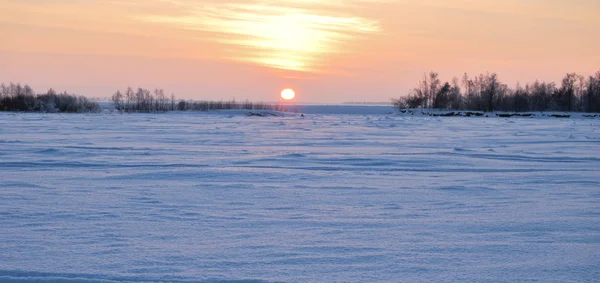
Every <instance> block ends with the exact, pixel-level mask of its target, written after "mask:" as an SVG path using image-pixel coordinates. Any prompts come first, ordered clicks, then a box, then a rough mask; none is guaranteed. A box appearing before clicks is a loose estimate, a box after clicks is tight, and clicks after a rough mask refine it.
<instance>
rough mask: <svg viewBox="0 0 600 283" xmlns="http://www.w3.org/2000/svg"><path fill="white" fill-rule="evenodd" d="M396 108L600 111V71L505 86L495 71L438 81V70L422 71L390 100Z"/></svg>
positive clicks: (569, 74)
mask: <svg viewBox="0 0 600 283" xmlns="http://www.w3.org/2000/svg"><path fill="white" fill-rule="evenodd" d="M393 104H394V106H396V107H398V108H401V109H402V108H435V109H452V110H476V111H515V112H525V111H569V112H572V111H578V112H600V71H599V72H597V73H596V74H594V75H593V76H589V77H584V76H582V75H578V74H576V73H568V74H566V75H565V77H564V78H563V79H562V81H561V82H560V84H559V85H557V84H555V83H546V82H539V81H536V82H534V83H531V84H526V85H525V86H521V85H519V84H517V86H516V87H515V88H509V87H508V86H507V85H506V84H503V83H501V82H500V80H499V79H498V75H496V74H495V73H492V74H489V73H488V74H480V75H479V76H476V77H469V76H468V75H467V74H466V73H465V74H464V75H463V77H462V78H461V79H459V78H456V77H455V78H453V79H452V81H451V82H442V81H441V80H440V79H439V75H438V73H435V72H431V73H429V74H426V75H424V77H423V79H422V80H421V81H420V82H419V84H418V86H417V87H416V88H414V89H413V90H411V91H410V92H409V94H408V95H407V96H406V97H402V98H400V99H397V100H394V101H393Z"/></svg>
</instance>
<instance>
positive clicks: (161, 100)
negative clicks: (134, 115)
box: [111, 87, 284, 112]
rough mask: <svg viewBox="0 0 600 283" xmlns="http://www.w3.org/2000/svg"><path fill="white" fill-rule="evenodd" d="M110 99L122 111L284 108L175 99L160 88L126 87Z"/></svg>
mask: <svg viewBox="0 0 600 283" xmlns="http://www.w3.org/2000/svg"><path fill="white" fill-rule="evenodd" d="M111 100H112V102H113V104H114V106H115V109H116V110H118V111H122V112H167V111H209V110H225V109H248V110H275V111H283V110H284V109H283V108H284V106H281V105H273V104H266V103H262V102H258V103H255V102H250V101H243V102H237V101H235V100H230V101H193V100H183V99H180V100H177V99H176V98H175V95H174V94H171V95H170V96H167V95H165V92H164V90H162V89H154V90H153V91H150V90H148V89H145V88H138V89H137V90H135V91H134V90H133V88H131V87H128V88H127V90H125V91H124V92H121V91H117V92H115V94H113V96H112V99H111Z"/></svg>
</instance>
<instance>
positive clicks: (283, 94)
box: [281, 88, 296, 100]
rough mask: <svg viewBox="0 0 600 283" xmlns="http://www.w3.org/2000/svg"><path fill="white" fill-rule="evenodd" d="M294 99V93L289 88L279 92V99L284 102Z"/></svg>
mask: <svg viewBox="0 0 600 283" xmlns="http://www.w3.org/2000/svg"><path fill="white" fill-rule="evenodd" d="M294 97H296V92H294V90H293V89H291V88H286V89H284V90H282V91H281V98H283V99H285V100H292V99H294Z"/></svg>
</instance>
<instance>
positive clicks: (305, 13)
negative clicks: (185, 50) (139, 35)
mask: <svg viewBox="0 0 600 283" xmlns="http://www.w3.org/2000/svg"><path fill="white" fill-rule="evenodd" d="M154 1H158V2H161V3H163V4H169V5H171V6H173V7H178V8H179V9H177V10H178V11H181V12H178V13H172V12H171V13H144V14H140V15H136V16H135V18H136V19H137V20H141V21H145V22H153V23H160V24H167V25H171V26H174V27H177V28H181V29H187V30H197V31H202V32H204V33H203V36H204V37H205V38H206V39H207V40H210V41H213V42H217V43H219V44H222V45H223V48H224V49H226V50H227V52H226V53H225V54H226V56H227V57H228V59H232V60H239V61H243V62H250V63H254V64H259V65H262V66H268V67H273V68H278V69H283V70H291V71H304V72H323V71H325V70H324V69H325V66H324V65H323V64H324V62H325V60H324V59H326V58H327V56H330V55H332V54H339V53H349V52H353V50H352V49H351V48H350V46H352V44H353V43H355V42H356V41H359V40H361V39H364V38H365V37H367V36H369V35H373V34H376V33H379V32H381V31H382V27H381V24H380V22H379V21H378V20H377V19H373V18H368V17H364V16H360V15H356V14H353V13H351V12H349V11H350V10H346V9H343V8H344V7H345V8H348V7H355V8H356V7H360V6H361V5H366V4H368V3H373V2H381V1H375V0H370V1H369V0H355V1H352V0H333V1H323V2H326V3H321V2H322V1H314V0H283V1H237V2H228V3H222V2H220V1H201V2H198V1H189V0H154ZM183 11H185V12H183Z"/></svg>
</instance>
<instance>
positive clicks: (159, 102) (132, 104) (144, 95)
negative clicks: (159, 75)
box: [112, 87, 176, 112]
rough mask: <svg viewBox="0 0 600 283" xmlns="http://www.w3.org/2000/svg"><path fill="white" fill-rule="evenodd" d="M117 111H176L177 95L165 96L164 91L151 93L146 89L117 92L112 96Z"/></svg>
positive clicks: (129, 88)
mask: <svg viewBox="0 0 600 283" xmlns="http://www.w3.org/2000/svg"><path fill="white" fill-rule="evenodd" d="M112 102H113V103H114V105H115V109H117V110H119V111H125V112H165V111H173V110H175V109H176V108H175V95H174V94H171V96H170V97H169V96H167V95H165V92H164V90H162V89H155V90H154V91H152V92H151V91H150V90H148V89H145V88H138V89H137V90H136V91H133V88H131V87H128V88H127V90H125V92H124V93H122V92H121V91H117V92H115V94H113V96H112Z"/></svg>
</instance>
